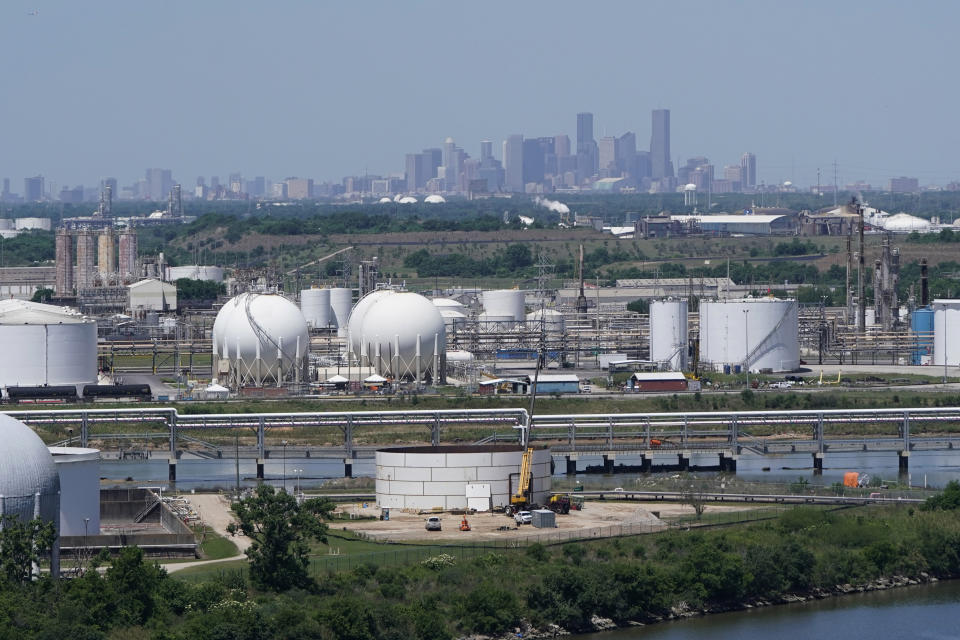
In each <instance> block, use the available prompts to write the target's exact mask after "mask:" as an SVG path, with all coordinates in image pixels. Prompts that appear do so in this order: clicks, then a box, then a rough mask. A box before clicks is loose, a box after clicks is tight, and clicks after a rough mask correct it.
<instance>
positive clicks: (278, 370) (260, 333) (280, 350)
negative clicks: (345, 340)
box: [213, 293, 310, 383]
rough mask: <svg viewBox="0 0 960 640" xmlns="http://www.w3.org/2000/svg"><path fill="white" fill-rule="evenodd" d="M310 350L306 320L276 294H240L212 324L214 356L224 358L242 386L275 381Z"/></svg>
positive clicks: (221, 311)
mask: <svg viewBox="0 0 960 640" xmlns="http://www.w3.org/2000/svg"><path fill="white" fill-rule="evenodd" d="M309 350H310V334H309V332H308V330H307V321H306V320H304V318H303V314H302V313H300V309H299V308H298V307H297V305H295V304H294V303H292V302H290V301H289V300H287V299H286V298H284V297H283V296H281V295H277V294H265V293H241V294H240V295H239V296H237V297H235V298H233V299H231V300H230V301H228V302H227V303H226V304H225V305H223V308H222V309H220V312H219V313H217V318H216V320H214V322H213V353H214V355H215V356H217V357H219V358H222V359H227V360H229V361H230V363H231V366H233V367H234V370H235V373H236V374H237V376H238V377H239V378H240V381H241V382H242V383H246V382H252V381H262V380H263V379H266V378H273V380H274V381H276V380H277V378H279V377H281V376H284V375H286V373H288V372H290V371H292V370H293V368H294V366H295V365H296V364H297V363H298V362H299V361H300V359H301V358H303V357H305V356H306V355H307V352H308V351H309Z"/></svg>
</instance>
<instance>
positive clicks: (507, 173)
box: [503, 134, 524, 193]
mask: <svg viewBox="0 0 960 640" xmlns="http://www.w3.org/2000/svg"><path fill="white" fill-rule="evenodd" d="M503 169H504V186H505V187H506V189H507V191H511V192H513V193H523V192H524V182H523V136H522V135H520V134H515V135H512V136H510V137H509V138H507V139H506V140H505V141H504V142H503Z"/></svg>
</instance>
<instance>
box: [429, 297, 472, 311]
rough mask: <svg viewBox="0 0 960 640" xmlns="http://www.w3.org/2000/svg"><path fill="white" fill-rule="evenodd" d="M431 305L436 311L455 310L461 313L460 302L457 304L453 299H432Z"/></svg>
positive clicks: (461, 306)
mask: <svg viewBox="0 0 960 640" xmlns="http://www.w3.org/2000/svg"><path fill="white" fill-rule="evenodd" d="M430 302H432V303H433V306H435V307H437V308H438V309H441V310H442V309H456V310H458V311H463V309H464V306H463V303H462V302H457V301H456V300H454V299H453V298H433V299H432V300H430Z"/></svg>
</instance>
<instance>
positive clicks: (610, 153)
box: [597, 136, 620, 178]
mask: <svg viewBox="0 0 960 640" xmlns="http://www.w3.org/2000/svg"><path fill="white" fill-rule="evenodd" d="M618 151H619V140H618V139H617V138H614V137H613V136H606V137H603V138H600V140H599V142H597V157H598V164H599V168H598V170H597V175H599V176H600V177H601V178H618V177H620V169H619V168H618V166H617V156H618V155H619V154H618V153H617V152H618Z"/></svg>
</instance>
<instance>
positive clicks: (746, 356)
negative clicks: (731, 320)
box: [743, 309, 750, 389]
mask: <svg viewBox="0 0 960 640" xmlns="http://www.w3.org/2000/svg"><path fill="white" fill-rule="evenodd" d="M749 318H750V309H744V310H743V368H744V370H745V371H746V373H747V389H749V388H750V334H749V333H748V331H747V324H748V319H749Z"/></svg>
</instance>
